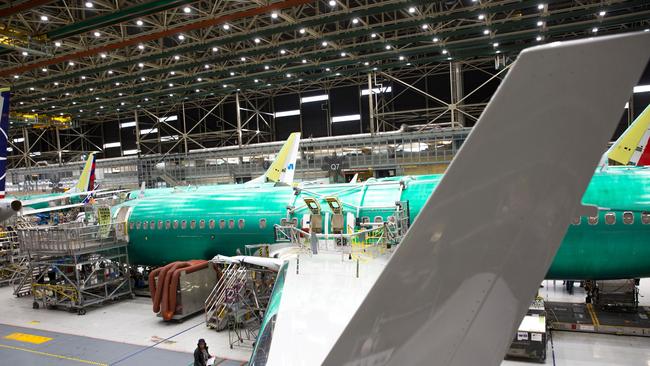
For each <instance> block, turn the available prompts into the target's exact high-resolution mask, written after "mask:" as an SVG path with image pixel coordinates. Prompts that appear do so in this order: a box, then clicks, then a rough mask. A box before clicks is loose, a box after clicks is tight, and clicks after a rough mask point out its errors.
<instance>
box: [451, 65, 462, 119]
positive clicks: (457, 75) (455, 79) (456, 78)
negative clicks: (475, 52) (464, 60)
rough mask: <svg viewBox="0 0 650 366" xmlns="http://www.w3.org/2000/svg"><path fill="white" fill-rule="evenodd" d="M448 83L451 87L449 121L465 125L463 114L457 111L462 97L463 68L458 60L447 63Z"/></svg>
mask: <svg viewBox="0 0 650 366" xmlns="http://www.w3.org/2000/svg"><path fill="white" fill-rule="evenodd" d="M449 85H450V87H451V93H450V94H451V104H450V109H451V121H452V123H453V122H458V123H460V124H461V125H462V126H463V127H464V126H465V116H464V115H463V114H462V113H461V112H459V111H458V109H459V108H460V106H461V104H462V99H463V69H462V64H461V63H459V62H450V63H449Z"/></svg>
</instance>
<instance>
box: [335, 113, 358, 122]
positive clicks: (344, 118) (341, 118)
mask: <svg viewBox="0 0 650 366" xmlns="http://www.w3.org/2000/svg"><path fill="white" fill-rule="evenodd" d="M360 119H361V115H360V114H349V115H347V116H337V117H332V123H335V122H348V121H358V120H360Z"/></svg>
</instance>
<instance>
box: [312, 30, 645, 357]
mask: <svg viewBox="0 0 650 366" xmlns="http://www.w3.org/2000/svg"><path fill="white" fill-rule="evenodd" d="M648 44H650V34H648V33H646V34H643V33H636V34H631V35H623V36H611V37H596V38H590V39H587V40H580V41H568V42H554V43H551V44H548V45H544V46H539V47H533V48H529V49H526V50H524V51H522V52H521V53H520V54H519V57H518V58H517V60H516V61H515V63H514V65H513V66H512V67H511V68H510V71H509V73H508V75H507V76H506V78H505V79H504V80H503V82H502V83H501V85H499V88H498V89H497V91H496V93H495V94H494V96H493V97H492V99H491V100H490V103H489V104H488V106H487V107H486V108H485V110H484V111H483V113H482V114H481V117H480V118H479V120H478V122H477V124H476V126H475V127H474V129H473V130H472V132H471V133H470V135H469V137H468V138H467V140H466V141H465V143H464V144H463V146H462V147H461V149H460V151H459V152H458V153H457V155H456V157H455V158H454V160H453V162H452V163H451V165H450V166H449V169H448V170H447V173H445V175H444V177H443V178H442V180H441V181H440V183H439V185H438V186H437V187H436V188H435V190H434V191H433V194H432V195H431V197H429V200H428V201H427V203H426V204H425V205H424V207H422V210H421V211H420V213H419V215H418V217H417V218H416V220H415V222H414V223H413V225H412V226H411V227H410V228H409V231H408V232H407V234H406V236H405V238H404V239H403V241H402V243H401V244H399V246H398V247H397V249H396V251H395V253H394V254H393V256H392V257H391V258H390V261H389V262H388V264H387V265H386V267H385V268H384V270H383V272H382V273H381V275H380V276H379V278H378V279H377V281H376V283H375V284H374V285H373V287H372V288H371V290H370V292H369V293H368V295H367V296H366V298H365V300H364V301H363V302H362V304H361V306H360V307H359V308H358V309H357V312H356V313H355V315H354V316H353V318H352V320H351V321H350V322H349V323H348V324H347V327H346V328H345V330H344V331H343V333H342V334H341V336H340V337H339V339H338V341H337V342H336V344H335V345H334V347H333V348H332V349H331V350H330V352H329V355H328V356H327V358H326V360H325V362H323V365H324V366H359V365H382V366H393V365H395V366H397V365H432V366H474V365H480V366H497V365H500V364H501V362H502V361H503V357H504V356H505V353H506V350H507V349H508V347H509V345H510V343H511V342H512V337H513V334H515V331H516V329H517V327H518V326H519V324H520V323H521V319H522V318H523V316H524V314H525V313H526V311H527V309H528V307H529V306H530V302H531V301H532V299H533V298H534V296H535V292H536V291H537V289H538V287H539V284H540V282H541V281H542V280H543V279H544V275H545V274H546V272H547V271H548V269H549V267H550V265H551V262H552V260H553V257H554V256H555V253H556V252H557V249H558V248H559V246H560V243H561V242H562V238H563V237H564V234H565V233H566V230H567V228H568V227H569V225H570V222H571V219H572V217H575V215H577V214H580V212H581V211H584V209H585V208H584V207H581V206H580V200H581V197H582V196H583V194H584V192H585V188H586V187H587V185H588V184H589V181H590V179H591V177H592V175H593V172H594V168H595V167H596V165H597V163H598V155H599V153H600V152H601V151H602V147H603V145H604V144H605V143H606V142H607V140H608V139H610V138H611V136H612V133H613V132H614V129H615V127H616V124H617V122H618V117H619V116H620V113H621V109H622V108H623V105H624V104H625V101H626V100H627V99H628V98H629V96H630V94H631V93H632V88H633V87H634V85H635V84H636V82H637V81H638V80H639V76H640V75H641V73H642V72H643V69H644V68H645V67H646V64H647V62H648V59H649V58H650V47H648ZM585 131H588V133H585ZM531 136H534V140H532V141H531V139H530V137H531ZM513 151H514V152H517V153H515V154H513ZM495 162H498V164H495ZM310 305H311V304H310Z"/></svg>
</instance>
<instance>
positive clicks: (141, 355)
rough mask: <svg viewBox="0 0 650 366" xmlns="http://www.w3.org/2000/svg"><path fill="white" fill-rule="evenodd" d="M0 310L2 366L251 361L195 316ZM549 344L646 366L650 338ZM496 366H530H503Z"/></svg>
mask: <svg viewBox="0 0 650 366" xmlns="http://www.w3.org/2000/svg"><path fill="white" fill-rule="evenodd" d="M646 282H647V283H646ZM640 291H641V299H640V301H641V304H642V305H646V306H648V305H650V279H646V280H642V281H641V287H640ZM540 294H541V295H542V296H544V297H545V298H546V299H547V300H549V301H569V302H582V301H584V292H583V291H582V289H580V288H577V287H576V289H575V293H574V295H568V294H567V293H566V292H565V291H564V290H563V287H562V282H561V281H557V283H556V284H555V286H554V285H553V281H545V282H544V288H543V289H540ZM0 309H2V312H0V365H54V366H58V365H80V364H90V365H99V366H103V365H120V366H121V365H190V364H191V362H192V355H191V352H192V351H193V350H194V348H195V347H196V341H197V339H198V338H205V339H206V340H207V342H208V345H209V346H210V352H211V353H212V354H213V355H214V356H217V357H219V358H220V362H221V363H219V365H220V366H232V365H242V364H243V363H245V361H247V360H248V358H249V355H250V349H249V348H241V347H235V348H234V349H230V347H229V344H228V333H227V332H222V333H217V332H215V331H213V330H210V329H208V328H206V327H205V326H204V325H203V317H202V316H201V315H199V316H195V317H193V318H190V319H188V320H186V321H185V322H183V323H165V322H162V321H160V320H159V319H158V318H156V317H155V316H154V314H153V312H152V311H151V300H150V299H148V298H136V299H134V300H124V301H121V302H117V303H114V304H111V305H108V306H105V307H101V308H96V309H91V310H89V311H88V313H87V314H86V315H84V316H78V315H76V314H75V313H68V312H65V311H56V310H44V309H40V310H33V309H32V299H31V298H30V297H27V298H15V297H14V296H12V294H11V289H10V288H7V287H3V288H0ZM16 332H19V333H26V334H30V335H36V336H45V337H48V338H51V340H48V341H47V342H44V343H42V344H33V343H30V342H27V341H21V340H14V339H7V338H5V337H6V336H7V335H10V334H12V333H16ZM167 338H169V339H167ZM552 338H553V342H552V344H551V342H549V345H548V352H547V354H548V358H547V360H546V363H545V364H548V365H557V366H565V365H566V366H570V365H571V366H573V365H578V366H580V365H593V366H605V365H639V366H641V365H643V366H650V338H642V337H624V336H612V335H597V334H581V333H569V332H553V334H552ZM165 339H167V340H165ZM221 359H227V360H230V361H226V360H221ZM116 362H117V363H116ZM532 364H535V363H532ZM502 365H503V366H521V365H531V362H525V361H514V360H506V361H504V362H503V363H502Z"/></svg>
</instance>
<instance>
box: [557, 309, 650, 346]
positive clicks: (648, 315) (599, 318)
mask: <svg viewBox="0 0 650 366" xmlns="http://www.w3.org/2000/svg"><path fill="white" fill-rule="evenodd" d="M546 314H547V321H548V325H549V328H551V329H552V330H564V331H571V332H585V333H600V334H616V335H628V336H641V337H650V307H648V306H639V307H637V308H636V309H634V308H629V309H618V310H617V311H611V310H604V309H602V308H600V307H597V306H593V305H591V304H582V303H568V302H547V303H546Z"/></svg>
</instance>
